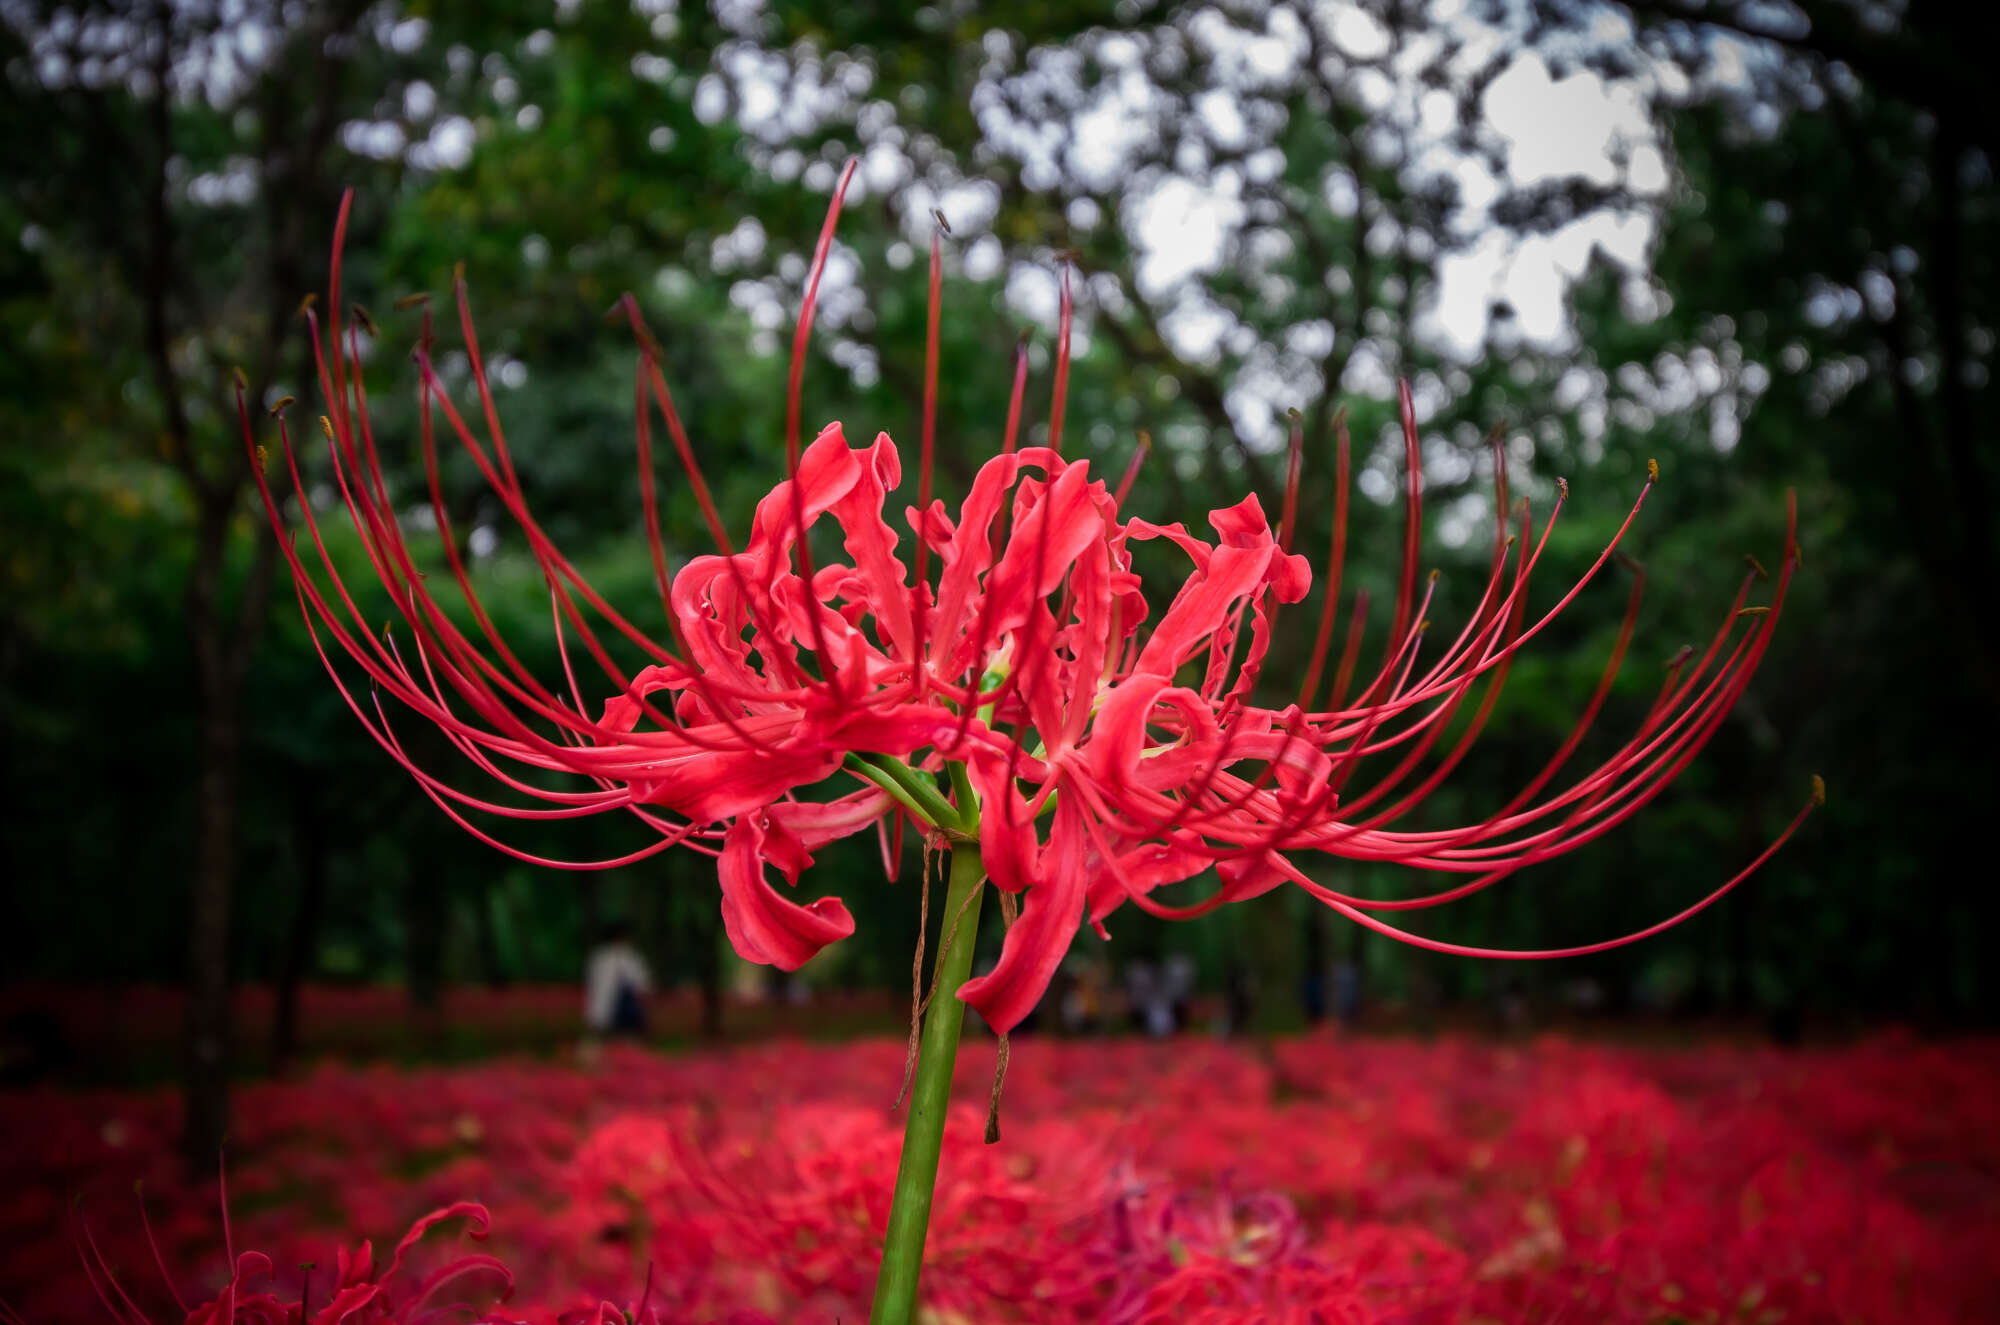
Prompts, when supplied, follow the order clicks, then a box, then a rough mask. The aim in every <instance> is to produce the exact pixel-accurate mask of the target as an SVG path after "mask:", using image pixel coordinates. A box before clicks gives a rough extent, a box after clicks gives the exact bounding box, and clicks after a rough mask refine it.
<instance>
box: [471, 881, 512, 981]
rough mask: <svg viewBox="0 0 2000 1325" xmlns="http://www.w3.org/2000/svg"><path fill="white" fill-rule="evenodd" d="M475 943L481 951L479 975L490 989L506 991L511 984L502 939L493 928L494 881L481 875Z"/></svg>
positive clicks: (474, 911) (475, 910)
mask: <svg viewBox="0 0 2000 1325" xmlns="http://www.w3.org/2000/svg"><path fill="white" fill-rule="evenodd" d="M472 924H473V943H474V944H475V945H476V946H477V948H478V950H479V975H480V978H481V979H482V980H484V981H485V982H486V987H487V988H488V989H505V988H506V987H507V985H508V983H509V976H508V972H507V964H506V962H504V961H503V960H502V959H501V957H500V938H499V935H498V934H497V933H495V932H494V926H493V880H492V877H491V876H490V875H481V876H480V879H479V891H478V893H477V895H475V896H474V898H473V908H472Z"/></svg>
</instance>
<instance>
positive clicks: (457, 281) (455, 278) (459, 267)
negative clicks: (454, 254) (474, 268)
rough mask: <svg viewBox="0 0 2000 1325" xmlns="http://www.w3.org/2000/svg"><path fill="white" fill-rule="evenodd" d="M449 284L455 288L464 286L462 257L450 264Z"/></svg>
mask: <svg viewBox="0 0 2000 1325" xmlns="http://www.w3.org/2000/svg"><path fill="white" fill-rule="evenodd" d="M451 284H452V288H453V289H455V290H457V289H463V288H465V262H464V261H463V260H462V259H461V260H460V261H458V262H454V263H452V264H451Z"/></svg>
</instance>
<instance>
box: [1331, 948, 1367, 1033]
mask: <svg viewBox="0 0 2000 1325" xmlns="http://www.w3.org/2000/svg"><path fill="white" fill-rule="evenodd" d="M1333 1012H1334V1015H1335V1016H1336V1017H1339V1018H1340V1024H1341V1025H1342V1026H1352V1025H1354V1023H1355V1022H1356V1021H1358V1020H1359V1019H1360V1017H1361V963H1359V962H1357V961H1355V960H1354V958H1352V957H1342V958H1341V959H1340V960H1339V961H1337V962H1335V963H1334V964H1333Z"/></svg>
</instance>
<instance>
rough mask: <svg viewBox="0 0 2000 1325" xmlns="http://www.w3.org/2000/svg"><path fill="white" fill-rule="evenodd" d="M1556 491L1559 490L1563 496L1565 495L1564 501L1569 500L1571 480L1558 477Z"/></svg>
mask: <svg viewBox="0 0 2000 1325" xmlns="http://www.w3.org/2000/svg"><path fill="white" fill-rule="evenodd" d="M1556 491H1557V492H1560V493H1561V494H1562V497H1563V500H1564V501H1568V500H1569V480H1568V479H1566V478H1559V479H1557V480H1556Z"/></svg>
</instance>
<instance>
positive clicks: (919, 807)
mask: <svg viewBox="0 0 2000 1325" xmlns="http://www.w3.org/2000/svg"><path fill="white" fill-rule="evenodd" d="M841 762H842V766H843V767H845V768H846V769H847V771H848V772H850V773H853V774H855V775H856V776H857V777H864V778H867V779H868V780H869V781H870V782H873V783H874V784H875V785H876V786H878V787H880V788H882V790H884V791H886V792H888V793H889V794H890V795H891V796H893V797H895V798H896V800H897V801H899V802H901V803H902V805H903V807H904V808H906V809H908V810H909V811H910V812H911V813H913V814H915V815H916V816H917V818H919V819H921V820H922V821H923V822H925V823H927V824H930V825H931V826H932V827H934V828H939V829H942V830H944V831H945V832H947V833H950V832H953V831H955V830H957V829H959V828H961V827H962V826H963V825H961V824H960V822H959V820H960V819H961V818H962V817H963V816H961V815H960V813H959V811H957V810H955V809H953V808H952V804H951V802H950V801H948V800H946V799H945V798H944V793H943V792H941V791H939V790H938V785H937V780H936V779H935V778H932V777H931V776H930V775H929V774H926V773H920V772H918V771H917V770H916V769H914V768H911V767H910V766H909V765H908V764H906V763H904V762H903V761H902V760H900V759H895V758H892V757H890V756H888V755H857V754H850V755H848V756H847V758H846V759H844V760H842V761H841ZM974 822H977V820H976V817H975V819H974Z"/></svg>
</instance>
